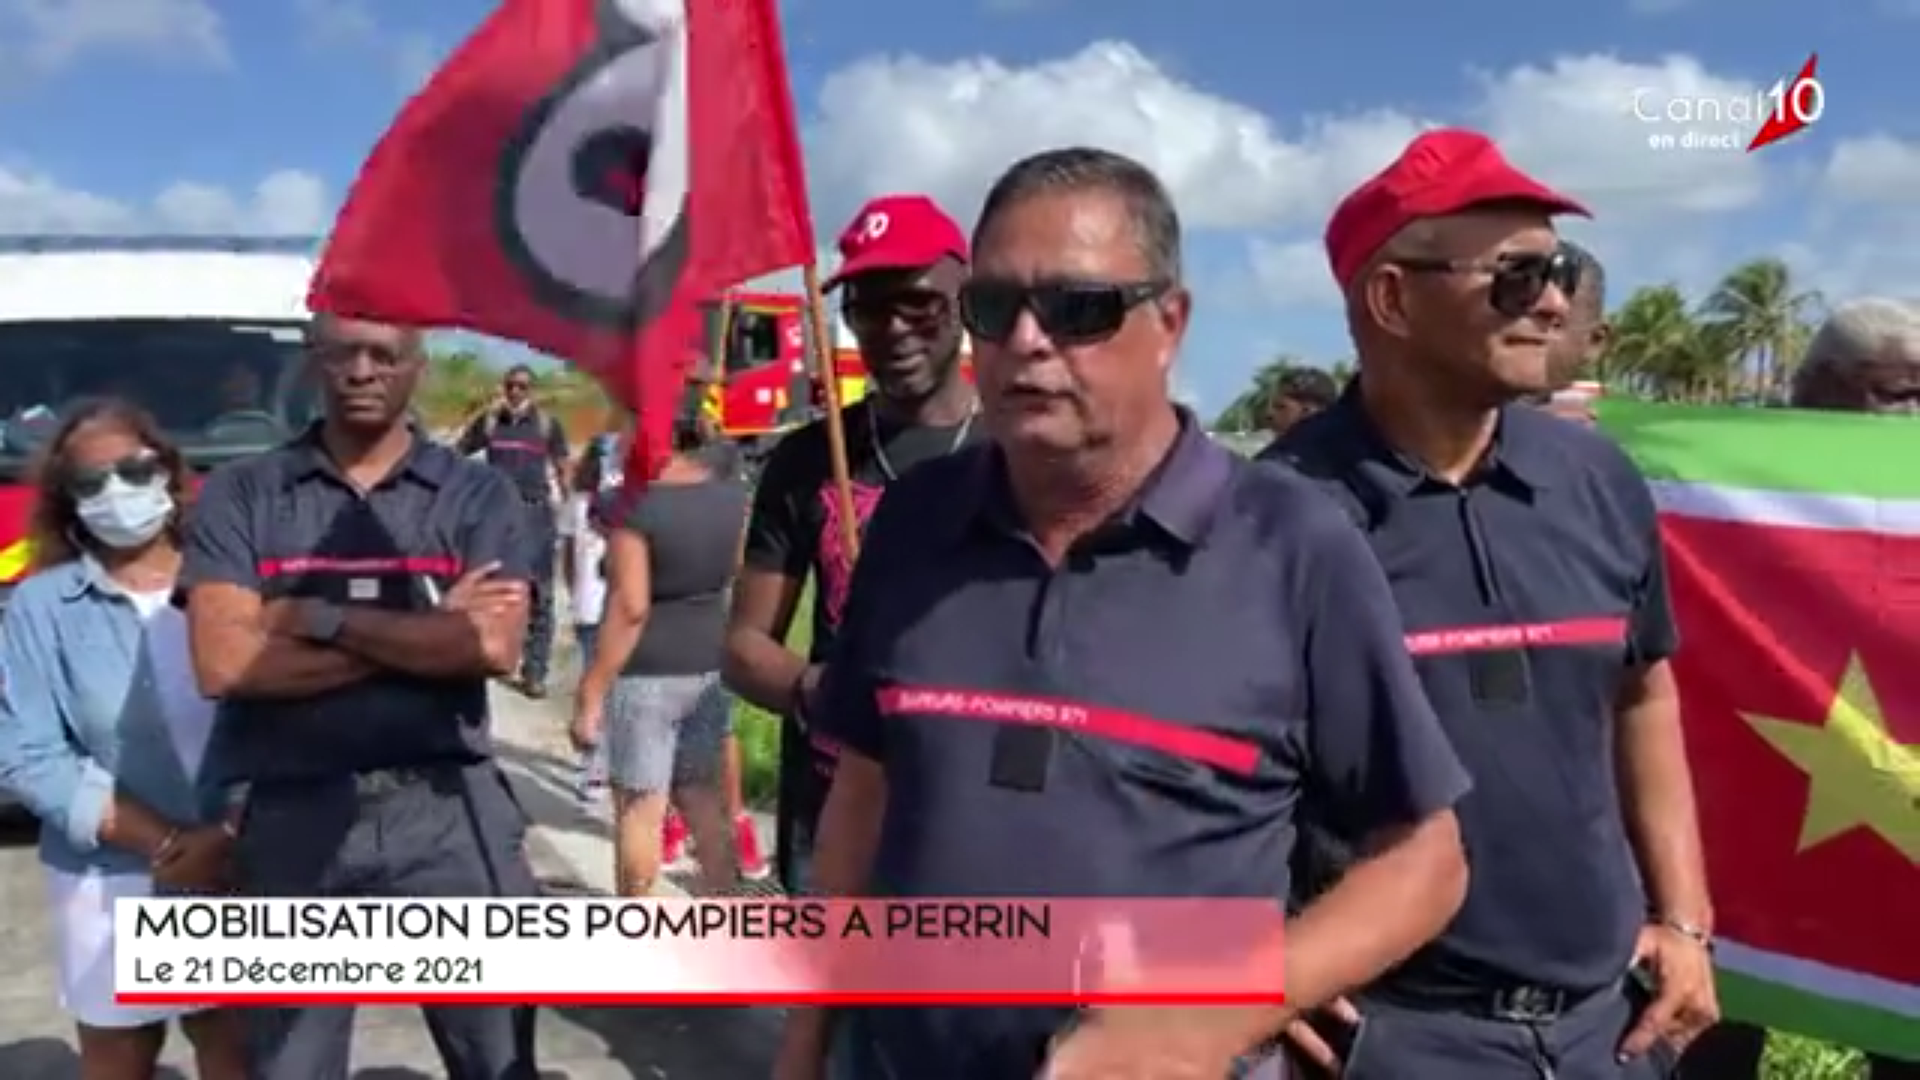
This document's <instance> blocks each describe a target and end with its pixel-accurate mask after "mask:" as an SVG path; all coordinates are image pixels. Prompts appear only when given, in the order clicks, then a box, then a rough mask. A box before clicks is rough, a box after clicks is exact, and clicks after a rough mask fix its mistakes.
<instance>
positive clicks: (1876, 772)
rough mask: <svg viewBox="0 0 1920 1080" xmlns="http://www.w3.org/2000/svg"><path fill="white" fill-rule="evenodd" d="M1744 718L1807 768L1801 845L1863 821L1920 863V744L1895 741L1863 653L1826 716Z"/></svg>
mask: <svg viewBox="0 0 1920 1080" xmlns="http://www.w3.org/2000/svg"><path fill="white" fill-rule="evenodd" d="M1741 718H1742V719H1744V720H1745V721H1746V722H1747V723H1749V724H1751V725H1753V729H1754V730H1755V731H1756V732H1758V733H1759V735H1760V737H1761V738H1763V739H1765V740H1766V741H1767V743H1768V744H1769V745H1771V746H1772V747H1773V748H1774V749H1775V750H1776V751H1778V752H1779V753H1780V756H1781V757H1784V758H1786V759H1787V760H1788V761H1791V762H1793V764H1794V766H1795V767H1796V768H1798V769H1799V770H1800V771H1801V772H1803V773H1806V774H1807V816H1806V818H1805V819H1804V820H1803V821H1801V823H1800V847H1799V850H1801V851H1806V850H1807V849H1809V848H1811V847H1814V846H1815V845H1817V844H1822V843H1825V842H1826V841H1828V840H1831V839H1833V838H1834V837H1836V836H1840V835H1841V834H1843V833H1847V832H1851V831H1852V830H1854V829H1863V828H1864V829H1872V830H1873V831H1874V832H1876V833H1878V834H1879V835H1880V837H1881V839H1883V840H1885V841H1886V842H1887V843H1889V844H1891V845H1893V848H1894V850H1896V851H1898V852H1900V854H1902V855H1905V856H1906V857H1907V860H1908V861H1909V862H1913V863H1920V746H1911V745H1907V744H1903V743H1898V742H1895V741H1894V739H1893V735H1892V733H1891V732H1889V731H1888V730H1887V718H1886V714H1885V713H1884V712H1883V711H1882V710H1881V708H1880V700H1879V698H1877V697H1875V696H1874V692H1873V684H1872V683H1870V682H1868V681H1867V671H1866V667H1865V666H1864V665H1862V664H1861V663H1860V658H1859V657H1858V656H1851V657H1848V659H1847V670H1846V674H1845V675H1843V676H1841V678H1840V685H1839V686H1838V687H1837V688H1835V693H1834V696H1833V704H1832V706H1830V707H1829V708H1828V710H1827V717H1826V720H1825V722H1823V723H1821V724H1818V725H1815V724H1806V723H1800V722H1798V721H1793V720H1776V719H1774V718H1772V717H1765V716H1754V715H1751V714H1746V713H1743V714H1741Z"/></svg>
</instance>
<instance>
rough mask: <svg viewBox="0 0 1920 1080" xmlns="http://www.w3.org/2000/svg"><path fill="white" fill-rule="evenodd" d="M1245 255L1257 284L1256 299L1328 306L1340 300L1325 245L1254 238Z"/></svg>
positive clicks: (1313, 242) (1299, 305)
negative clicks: (1250, 263)
mask: <svg viewBox="0 0 1920 1080" xmlns="http://www.w3.org/2000/svg"><path fill="white" fill-rule="evenodd" d="M1248 257H1249V258H1250V259H1251V260H1252V263H1253V281H1254V282H1255V283H1256V284H1257V295H1256V296H1254V297H1252V299H1254V300H1255V301H1256V302H1258V303H1263V304H1269V305H1278V306H1281V307H1331V306H1334V305H1336V304H1337V303H1338V302H1339V300H1340V292H1339V290H1338V289H1336V288H1334V285H1333V272H1332V271H1331V270H1329V269H1328V268H1327V249H1326V248H1325V247H1324V246H1323V245H1321V244H1320V243H1318V242H1316V241H1311V240H1296V241H1292V242H1290V243H1278V242H1275V241H1272V240H1254V241H1253V242H1252V244H1251V246H1250V249H1249V252H1248Z"/></svg>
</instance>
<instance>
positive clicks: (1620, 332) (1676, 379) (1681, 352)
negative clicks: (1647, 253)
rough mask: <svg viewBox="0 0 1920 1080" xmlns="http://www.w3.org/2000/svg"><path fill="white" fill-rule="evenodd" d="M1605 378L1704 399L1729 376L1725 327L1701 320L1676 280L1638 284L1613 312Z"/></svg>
mask: <svg viewBox="0 0 1920 1080" xmlns="http://www.w3.org/2000/svg"><path fill="white" fill-rule="evenodd" d="M1612 321H1613V340H1612V341H1611V342H1610V343H1609V344H1608V347H1607V351H1606V353H1605V354H1604V355H1602V356H1601V358H1600V362H1599V364H1598V365H1597V367H1598V374H1599V376H1600V378H1601V380H1602V381H1603V382H1606V383H1608V384H1609V385H1614V386H1619V387H1622V388H1625V389H1627V390H1630V391H1633V392H1638V393H1641V394H1646V395H1648V396H1651V397H1656V398H1666V399H1674V398H1678V399H1681V400H1686V401H1700V400H1705V399H1707V398H1709V397H1713V396H1716V394H1715V391H1716V390H1718V389H1719V388H1720V387H1721V386H1722V384H1723V383H1724V380H1725V372H1726V367H1727V355H1728V354H1727V353H1726V352H1725V348H1726V345H1725V338H1724V333H1723V332H1722V331H1719V330H1710V329H1709V328H1707V327H1704V326H1702V325H1701V324H1700V323H1698V322H1696V321H1695V320H1694V318H1693V313H1692V312H1691V311H1690V310H1689V305H1688V304H1687V298H1686V296H1685V295H1684V294H1683V293H1681V291H1680V288H1679V286H1676V285H1654V286H1649V287H1646V288H1641V289H1636V290H1635V291H1634V292H1633V294H1632V295H1631V296H1628V297H1627V299H1626V301H1625V302H1624V303H1622V304H1621V305H1620V307H1619V308H1618V309H1617V310H1616V311H1615V312H1614V313H1613V320H1612Z"/></svg>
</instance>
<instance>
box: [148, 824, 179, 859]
mask: <svg viewBox="0 0 1920 1080" xmlns="http://www.w3.org/2000/svg"><path fill="white" fill-rule="evenodd" d="M179 843H180V830H179V829H168V830H167V835H165V836H163V837H161V838H160V842H159V843H158V844H156V845H154V849H153V854H152V855H149V856H147V861H148V862H149V863H152V864H154V865H156V866H157V865H159V863H160V860H162V859H164V858H166V857H167V854H168V853H169V852H171V851H172V850H173V849H174V847H175V846H176V845H178V844H179Z"/></svg>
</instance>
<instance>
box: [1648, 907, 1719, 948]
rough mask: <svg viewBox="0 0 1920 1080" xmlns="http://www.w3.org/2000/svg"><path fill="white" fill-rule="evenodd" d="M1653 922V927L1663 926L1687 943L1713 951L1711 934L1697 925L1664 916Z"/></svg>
mask: <svg viewBox="0 0 1920 1080" xmlns="http://www.w3.org/2000/svg"><path fill="white" fill-rule="evenodd" d="M1654 922H1655V925H1658V926H1664V927H1666V928H1667V929H1668V930H1671V931H1673V932H1674V933H1676V934H1679V935H1680V936H1681V937H1683V938H1686V939H1687V940H1688V941H1691V942H1693V943H1694V944H1695V945H1698V946H1700V947H1701V948H1703V949H1706V950H1707V951H1709V952H1711V951H1713V934H1712V933H1710V932H1709V931H1708V930H1707V928H1706V927H1704V926H1701V925H1700V924H1699V923H1691V922H1688V921H1686V920H1685V919H1675V918H1669V917H1668V916H1665V915H1662V916H1660V917H1658V918H1657V919H1655V920H1654Z"/></svg>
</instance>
